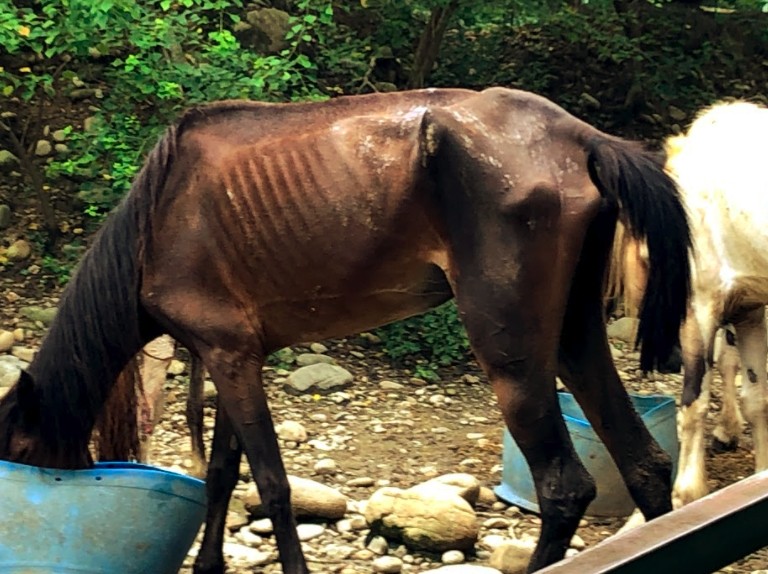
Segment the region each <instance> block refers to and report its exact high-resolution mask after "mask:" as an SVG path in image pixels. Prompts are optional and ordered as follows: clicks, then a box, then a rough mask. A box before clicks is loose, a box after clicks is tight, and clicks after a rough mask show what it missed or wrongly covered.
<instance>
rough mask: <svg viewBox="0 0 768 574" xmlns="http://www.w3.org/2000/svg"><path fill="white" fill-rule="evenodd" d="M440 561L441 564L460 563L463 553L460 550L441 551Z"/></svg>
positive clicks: (462, 560)
mask: <svg viewBox="0 0 768 574" xmlns="http://www.w3.org/2000/svg"><path fill="white" fill-rule="evenodd" d="M440 562H442V563H443V564H462V563H463V562H464V553H463V552H462V551H461V550H448V551H447V552H443V555H442V556H441V557H440Z"/></svg>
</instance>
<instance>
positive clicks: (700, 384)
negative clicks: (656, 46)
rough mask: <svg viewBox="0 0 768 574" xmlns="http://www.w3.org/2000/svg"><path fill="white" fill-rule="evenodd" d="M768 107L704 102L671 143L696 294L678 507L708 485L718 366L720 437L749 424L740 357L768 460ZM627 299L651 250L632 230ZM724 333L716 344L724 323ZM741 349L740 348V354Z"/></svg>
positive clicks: (734, 439) (763, 462) (671, 167)
mask: <svg viewBox="0 0 768 574" xmlns="http://www.w3.org/2000/svg"><path fill="white" fill-rule="evenodd" d="M766 144H768V109H766V108H764V107H761V106H758V105H755V104H752V103H747V102H734V103H720V104H717V105H715V106H713V107H710V108H708V109H706V110H704V111H703V112H702V113H701V114H700V115H699V116H698V118H697V119H696V120H695V121H694V122H693V124H692V125H691V126H690V129H689V130H688V132H687V133H686V134H684V135H680V136H675V137H671V138H669V140H668V141H667V146H666V147H667V154H668V155H667V157H668V159H667V170H668V172H669V173H670V174H672V175H673V176H674V177H675V178H676V180H677V181H678V183H679V185H680V187H681V190H682V193H683V199H684V201H685V204H686V208H687V210H688V213H689V217H690V221H691V229H692V232H693V237H694V246H695V250H694V252H695V255H694V256H693V260H692V270H693V283H692V285H693V293H692V298H691V302H690V309H689V312H688V317H687V320H686V321H685V322H684V324H683V327H682V330H681V346H682V357H683V368H684V379H683V380H684V382H683V394H682V401H681V405H682V408H681V412H680V416H679V422H680V433H681V448H680V460H679V465H678V475H677V479H676V481H675V489H674V499H675V503H676V505H683V504H686V503H688V502H691V501H693V500H695V499H698V498H700V497H702V496H704V495H705V494H707V493H708V491H709V490H708V487H707V474H706V468H705V452H706V449H705V438H704V431H705V428H704V427H705V421H706V415H707V412H708V409H709V402H710V387H711V383H712V374H713V367H714V366H715V359H717V368H718V370H719V371H720V372H721V374H722V377H723V382H724V389H723V408H722V411H721V414H720V420H719V422H718V425H717V427H716V429H715V432H714V434H715V440H716V441H717V442H718V443H721V444H724V445H731V446H732V445H735V444H737V443H738V441H739V437H740V435H741V432H742V430H743V424H744V419H743V418H742V415H741V412H740V409H739V406H738V398H737V392H736V375H737V372H738V370H739V358H740V359H741V372H742V380H743V385H742V392H741V394H742V399H743V414H744V418H745V419H746V421H747V422H748V423H749V425H750V427H751V432H752V438H753V443H754V454H755V470H756V471H757V470H764V469H766V468H768V402H767V401H766V399H767V398H768V383H767V382H766V355H767V354H768V343H767V342H766V318H765V305H766V304H768V203H766V201H765V196H766V195H768V169H766V166H765V165H764V164H763V162H764V161H766V157H765V155H766V150H768V147H767V146H766ZM623 247H624V250H623V252H622V253H621V255H620V256H619V257H622V258H623V259H624V265H623V270H624V273H625V277H624V278H623V280H624V282H625V297H626V301H627V302H626V304H625V307H628V308H629V309H631V308H632V307H636V306H637V303H633V301H636V300H637V298H638V297H639V296H640V295H641V294H642V291H643V275H644V261H643V259H644V252H645V250H644V248H643V247H642V245H640V242H637V241H636V240H633V239H632V238H631V237H629V236H625V239H624V241H623ZM726 326H727V328H726V329H724V330H723V331H721V333H722V340H721V343H722V344H721V345H719V347H720V349H719V352H716V347H717V346H716V344H715V343H716V334H717V333H718V329H720V328H721V327H726ZM736 349H738V353H737V352H736Z"/></svg>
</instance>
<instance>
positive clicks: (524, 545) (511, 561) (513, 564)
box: [489, 540, 535, 574]
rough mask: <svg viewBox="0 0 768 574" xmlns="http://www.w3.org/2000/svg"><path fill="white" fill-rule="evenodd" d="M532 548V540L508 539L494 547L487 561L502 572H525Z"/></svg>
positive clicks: (506, 573)
mask: <svg viewBox="0 0 768 574" xmlns="http://www.w3.org/2000/svg"><path fill="white" fill-rule="evenodd" d="M534 550H535V546H534V544H533V543H532V542H531V543H529V542H526V541H523V540H510V541H509V542H506V543H504V544H502V545H500V546H498V547H496V548H495V549H494V551H493V554H491V559H490V561H489V563H490V565H491V566H492V567H493V568H496V569H497V570H499V571H500V572H501V573H502V574H525V571H526V569H527V568H528V562H530V561H531V556H533V551H534Z"/></svg>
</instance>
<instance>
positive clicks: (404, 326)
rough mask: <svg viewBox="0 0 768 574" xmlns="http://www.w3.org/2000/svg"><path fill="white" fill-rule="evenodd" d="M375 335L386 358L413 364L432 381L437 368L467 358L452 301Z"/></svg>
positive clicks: (464, 334)
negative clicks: (380, 340) (382, 345)
mask: <svg viewBox="0 0 768 574" xmlns="http://www.w3.org/2000/svg"><path fill="white" fill-rule="evenodd" d="M376 334H377V335H378V336H379V337H381V339H382V341H383V342H384V352H385V353H386V354H387V356H389V357H390V359H392V360H393V361H394V362H396V363H411V364H413V365H414V368H415V369H416V371H417V374H418V375H419V376H423V377H425V378H435V377H436V371H437V370H438V369H439V368H440V367H446V366H449V365H451V364H454V363H457V362H461V361H464V360H466V359H467V357H468V355H469V342H468V340H467V334H466V331H465V330H464V326H463V325H462V324H461V322H460V321H459V317H458V314H457V312H456V305H455V304H454V303H453V302H449V303H446V304H445V305H442V306H440V307H438V308H437V309H435V310H433V311H430V312H428V313H425V314H424V315H419V316H417V317H412V318H410V319H406V320H404V321H399V322H397V323H393V324H391V325H387V326H385V327H382V328H380V329H378V330H377V331H376Z"/></svg>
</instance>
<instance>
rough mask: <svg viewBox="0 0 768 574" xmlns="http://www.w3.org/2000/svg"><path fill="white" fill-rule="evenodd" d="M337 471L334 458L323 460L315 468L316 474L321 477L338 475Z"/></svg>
mask: <svg viewBox="0 0 768 574" xmlns="http://www.w3.org/2000/svg"><path fill="white" fill-rule="evenodd" d="M337 470H338V467H337V465H336V461H335V460H333V459H332V458H321V459H320V460H318V461H317V462H316V463H315V466H314V471H315V474H320V475H328V474H336V471H337Z"/></svg>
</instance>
